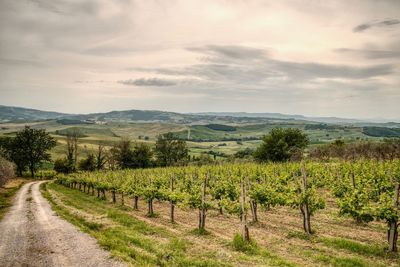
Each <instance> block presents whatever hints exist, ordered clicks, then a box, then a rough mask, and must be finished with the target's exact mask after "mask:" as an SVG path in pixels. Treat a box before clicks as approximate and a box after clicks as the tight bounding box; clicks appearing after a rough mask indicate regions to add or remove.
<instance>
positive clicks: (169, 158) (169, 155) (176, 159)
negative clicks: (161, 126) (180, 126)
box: [154, 133, 189, 166]
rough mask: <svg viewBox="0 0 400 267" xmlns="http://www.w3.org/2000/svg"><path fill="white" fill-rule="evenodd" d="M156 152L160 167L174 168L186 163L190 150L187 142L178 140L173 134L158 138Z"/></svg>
mask: <svg viewBox="0 0 400 267" xmlns="http://www.w3.org/2000/svg"><path fill="white" fill-rule="evenodd" d="M154 152H155V154H156V158H157V161H158V164H159V165H160V166H172V165H177V164H179V163H185V162H186V161H187V159H188V153H189V150H188V148H187V145H186V142H185V141H183V140H177V139H176V138H175V137H174V135H173V134H172V133H166V134H162V135H159V136H158V139H157V142H156V147H155V149H154Z"/></svg>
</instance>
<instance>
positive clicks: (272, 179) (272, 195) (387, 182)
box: [56, 160, 400, 252]
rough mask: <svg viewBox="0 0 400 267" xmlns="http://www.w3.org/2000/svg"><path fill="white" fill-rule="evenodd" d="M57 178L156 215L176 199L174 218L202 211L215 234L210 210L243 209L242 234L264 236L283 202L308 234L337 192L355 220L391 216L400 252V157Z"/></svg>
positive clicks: (203, 228) (201, 228)
mask: <svg viewBox="0 0 400 267" xmlns="http://www.w3.org/2000/svg"><path fill="white" fill-rule="evenodd" d="M56 182H57V183H59V184H62V185H65V186H67V187H70V188H74V189H79V190H82V191H84V192H86V193H88V194H92V195H95V196H97V197H99V198H103V199H104V198H106V197H109V198H110V201H111V202H112V203H116V201H117V196H119V197H118V198H120V199H121V201H122V204H123V205H124V202H125V201H128V199H130V200H129V201H132V207H133V208H134V209H138V208H139V205H143V204H139V202H140V201H143V203H145V205H146V207H147V215H148V216H149V217H153V216H155V214H156V213H157V210H155V209H154V205H153V203H154V201H161V202H165V203H168V206H169V219H170V222H171V223H174V221H175V209H176V207H182V208H189V209H193V210H196V211H197V212H198V223H197V224H198V229H197V231H198V233H199V234H205V233H207V215H208V213H209V212H210V211H212V210H215V211H217V212H218V213H219V214H221V215H222V214H231V215H237V218H238V219H237V220H239V221H240V225H241V226H240V229H237V232H240V233H241V238H242V239H243V241H244V242H249V243H251V242H252V241H254V242H257V237H256V236H252V235H251V225H253V224H254V223H258V222H259V216H258V214H259V213H260V212H262V213H264V214H266V217H267V218H268V211H269V210H270V209H271V208H272V207H275V206H286V207H290V208H293V209H294V210H298V214H299V216H301V217H302V221H303V224H302V225H299V226H298V227H299V229H303V231H304V234H305V235H310V236H311V235H313V234H318V233H315V232H314V230H313V216H314V215H315V214H316V213H318V212H319V210H321V209H324V208H325V203H326V201H327V200H328V199H332V198H333V199H334V202H335V203H336V205H337V207H338V210H339V215H340V216H347V217H351V218H353V219H354V223H355V224H366V223H369V222H372V221H383V222H384V223H385V224H386V225H387V248H386V249H387V250H388V251H391V252H395V251H397V236H398V224H399V222H398V218H399V214H400V212H399V208H398V202H399V191H400V184H399V182H400V162H398V161H390V162H389V161H386V162H384V161H367V160H363V161H355V162H335V163H316V162H302V163H282V164H266V165H260V164H222V165H213V166H203V167H191V166H189V167H169V168H155V169H138V170H118V171H107V172H94V173H93V172H92V173H79V174H73V175H69V176H64V175H60V176H58V177H57V180H56Z"/></svg>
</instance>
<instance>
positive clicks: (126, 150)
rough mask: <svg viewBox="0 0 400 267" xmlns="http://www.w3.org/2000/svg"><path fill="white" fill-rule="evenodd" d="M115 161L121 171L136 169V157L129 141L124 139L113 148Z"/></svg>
mask: <svg viewBox="0 0 400 267" xmlns="http://www.w3.org/2000/svg"><path fill="white" fill-rule="evenodd" d="M112 152H113V153H114V156H115V160H116V162H117V164H118V166H119V167H120V168H121V169H127V168H134V167H135V162H134V155H133V150H132V148H131V141H130V140H129V139H122V140H121V141H119V142H118V143H117V144H116V145H115V146H114V148H113V151H112Z"/></svg>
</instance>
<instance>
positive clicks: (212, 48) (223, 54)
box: [187, 45, 267, 60]
mask: <svg viewBox="0 0 400 267" xmlns="http://www.w3.org/2000/svg"><path fill="white" fill-rule="evenodd" d="M187 50H189V51H193V52H199V53H203V54H207V55H209V56H213V57H217V58H225V59H237V60H251V59H261V58H263V57H264V56H266V54H267V53H266V51H265V50H263V49H258V48H252V47H247V46H238V45H207V46H202V47H201V46H200V47H188V48H187Z"/></svg>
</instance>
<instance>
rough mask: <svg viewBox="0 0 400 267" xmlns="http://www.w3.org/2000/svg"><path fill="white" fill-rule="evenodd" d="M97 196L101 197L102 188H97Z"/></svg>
mask: <svg viewBox="0 0 400 267" xmlns="http://www.w3.org/2000/svg"><path fill="white" fill-rule="evenodd" d="M97 197H98V198H100V189H97Z"/></svg>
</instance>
